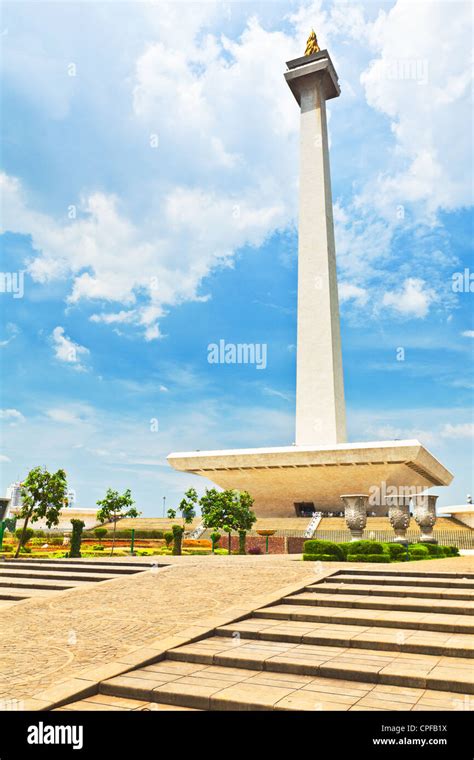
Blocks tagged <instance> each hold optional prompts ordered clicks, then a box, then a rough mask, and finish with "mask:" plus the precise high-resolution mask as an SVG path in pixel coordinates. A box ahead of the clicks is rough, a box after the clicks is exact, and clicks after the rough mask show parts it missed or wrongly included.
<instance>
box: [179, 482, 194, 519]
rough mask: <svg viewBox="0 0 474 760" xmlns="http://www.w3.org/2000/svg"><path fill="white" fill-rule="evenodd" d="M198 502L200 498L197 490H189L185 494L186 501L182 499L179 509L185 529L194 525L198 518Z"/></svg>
mask: <svg viewBox="0 0 474 760" xmlns="http://www.w3.org/2000/svg"><path fill="white" fill-rule="evenodd" d="M198 501H199V497H198V495H197V491H196V489H195V488H189V489H188V490H187V491H186V493H185V494H184V499H181V501H180V503H179V507H178V509H179V511H180V512H181V517H182V518H183V528H184V527H186V525H189V524H190V523H192V521H193V520H194V518H195V517H196V506H197V504H198Z"/></svg>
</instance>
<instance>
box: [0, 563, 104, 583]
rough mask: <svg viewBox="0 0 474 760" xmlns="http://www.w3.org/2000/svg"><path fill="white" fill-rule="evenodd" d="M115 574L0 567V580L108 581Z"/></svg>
mask: <svg viewBox="0 0 474 760" xmlns="http://www.w3.org/2000/svg"><path fill="white" fill-rule="evenodd" d="M117 577H118V576H117V575H115V573H104V572H102V573H93V572H89V571H87V572H83V573H77V572H75V571H74V570H69V571H65V572H60V573H58V572H56V570H43V569H42V568H39V567H38V568H32V569H31V570H30V569H29V570H25V569H23V568H17V567H15V568H12V569H11V570H10V569H5V567H4V566H3V565H0V580H1V579H3V578H32V579H47V580H60V579H61V578H66V580H68V581H90V582H94V581H98V582H99V581H108V580H112V578H117Z"/></svg>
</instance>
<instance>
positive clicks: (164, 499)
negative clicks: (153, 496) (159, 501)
mask: <svg viewBox="0 0 474 760" xmlns="http://www.w3.org/2000/svg"><path fill="white" fill-rule="evenodd" d="M165 507H166V496H163V517H164V516H165Z"/></svg>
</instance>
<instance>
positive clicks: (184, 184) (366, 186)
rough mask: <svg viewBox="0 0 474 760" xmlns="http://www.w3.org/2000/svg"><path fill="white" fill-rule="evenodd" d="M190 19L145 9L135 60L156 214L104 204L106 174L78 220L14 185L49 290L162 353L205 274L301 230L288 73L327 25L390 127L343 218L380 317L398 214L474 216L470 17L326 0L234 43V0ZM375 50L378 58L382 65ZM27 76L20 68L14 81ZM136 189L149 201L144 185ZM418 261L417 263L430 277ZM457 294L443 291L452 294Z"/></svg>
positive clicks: (10, 201) (135, 100)
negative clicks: (65, 283) (181, 307)
mask: <svg viewBox="0 0 474 760" xmlns="http://www.w3.org/2000/svg"><path fill="white" fill-rule="evenodd" d="M184 7H185V6H183V5H182V4H173V3H171V4H161V6H160V13H159V14H157V13H156V7H154V4H150V5H148V4H143V6H141V7H140V9H138V7H137V6H136V7H135V6H134V14H135V17H136V18H139V19H140V20H142V17H141V16H140V14H143V18H146V22H147V25H148V28H149V30H150V31H149V35H148V36H147V44H146V46H145V47H143V43H141V44H142V46H141V47H140V45H139V44H135V43H134V45H133V53H132V52H131V50H129V51H128V52H129V55H128V56H124V60H126V61H127V62H128V66H129V70H128V72H127V77H126V87H127V88H128V98H129V100H128V108H129V111H128V112H127V113H126V118H127V124H128V125H130V128H131V129H133V130H135V131H134V132H133V133H132V134H133V139H135V138H136V137H137V136H138V135H139V136H140V139H145V138H146V140H150V148H149V152H150V155H149V156H147V161H143V160H142V161H141V164H139V165H140V166H143V167H145V164H146V165H148V164H153V162H154V161H155V160H156V161H157V164H156V165H157V167H159V168H157V171H156V175H155V176H154V178H153V180H152V179H151V178H150V177H149V176H148V175H147V177H146V183H145V184H146V189H145V190H143V197H144V199H145V202H144V203H143V204H141V205H140V204H139V203H138V202H137V201H136V200H133V199H132V200H131V199H130V198H129V197H127V193H126V192H125V191H124V192H123V193H119V192H117V193H114V192H111V191H110V189H108V188H107V186H106V185H105V189H104V185H103V184H102V183H101V185H100V188H101V189H100V190H97V187H96V186H94V178H92V179H91V181H90V184H89V186H88V187H83V188H82V191H83V192H82V196H81V197H80V198H78V201H77V204H76V205H77V215H76V216H75V218H74V219H68V220H64V219H61V218H56V217H55V216H53V215H52V214H48V213H45V212H40V211H38V210H37V208H35V204H34V202H33V201H32V200H31V199H30V197H29V195H28V193H29V188H28V187H26V186H24V185H23V184H22V182H21V180H20V179H19V178H15V177H11V176H5V175H3V176H2V177H1V183H2V188H1V189H2V196H3V199H4V209H3V212H4V221H5V229H8V230H10V231H13V232H19V233H23V234H25V235H29V236H30V237H31V241H32V245H33V248H34V251H35V253H34V255H32V257H31V260H30V261H29V262H28V272H29V274H30V276H31V277H32V278H33V279H34V280H35V281H37V282H42V283H48V282H50V281H51V280H54V279H58V278H63V279H68V280H69V281H70V283H71V285H70V291H69V295H68V299H67V300H68V304H69V305H70V306H71V307H72V306H74V305H78V304H82V303H83V302H92V303H94V307H95V306H97V308H96V310H95V313H94V314H93V315H92V316H91V319H92V321H94V322H96V323H102V324H104V325H109V326H111V327H112V326H113V327H114V329H117V328H118V326H119V325H122V326H123V328H125V326H134V327H135V328H137V329H138V330H140V331H141V332H142V334H143V335H144V337H145V339H146V340H156V339H157V338H159V337H160V336H161V335H162V333H161V330H160V326H159V322H160V320H162V319H163V317H165V316H166V314H167V313H168V311H169V309H170V308H172V307H174V306H176V305H178V304H180V303H183V302H186V301H190V300H197V299H202V298H206V297H208V295H209V294H208V293H205V292H202V286H203V282H204V280H205V278H206V277H207V276H208V275H209V274H210V273H211V272H213V271H215V270H216V269H218V268H220V267H228V266H232V263H233V257H234V254H235V252H236V251H237V250H238V249H239V248H242V247H243V246H254V247H258V246H260V245H261V244H262V243H263V242H264V241H265V239H267V238H268V237H269V236H270V235H271V234H273V233H274V232H275V231H278V230H283V229H288V228H289V227H293V226H294V224H295V221H296V205H297V160H296V159H297V136H298V109H297V108H296V106H295V103H294V100H293V99H292V97H291V95H290V93H289V91H288V89H287V88H286V87H285V85H284V82H283V79H282V61H284V60H288V59H289V58H291V57H294V55H295V51H297V50H300V49H302V47H303V45H304V41H305V38H306V36H307V34H308V28H310V27H311V26H312V25H314V26H315V27H316V28H318V30H319V29H320V30H321V34H320V38H321V39H320V41H321V44H322V45H323V46H327V47H329V48H330V50H331V55H332V56H333V59H334V61H335V63H336V66H337V65H338V59H339V58H340V59H342V61H343V63H344V66H342V68H341V73H342V82H343V85H344V82H345V80H346V82H347V86H345V85H344V86H345V90H344V92H345V97H349V98H351V97H353V96H354V93H355V88H356V87H359V86H360V85H359V83H358V82H357V81H356V77H357V74H356V73H354V72H357V70H361V69H362V70H363V73H362V76H361V82H362V86H363V91H364V93H365V97H366V99H367V102H368V104H369V105H370V107H371V108H373V109H375V110H376V111H377V112H379V113H382V114H383V115H384V116H385V117H386V119H387V136H388V140H389V145H388V148H389V149H388V150H387V152H386V156H385V163H384V162H383V161H382V164H381V166H382V169H381V170H380V171H379V170H378V169H377V171H374V172H372V176H371V177H370V181H365V180H364V181H361V182H359V183H358V184H357V186H355V187H354V191H353V196H352V198H351V195H350V194H349V195H348V197H347V198H345V199H344V201H339V202H338V203H337V204H336V208H335V221H336V239H337V250H338V264H339V267H340V270H341V273H342V277H343V282H344V280H347V281H348V282H349V283H350V285H351V287H352V291H351V290H350V289H349V290H347V289H346V291H345V292H344V287H343V288H342V291H341V292H342V299H341V300H345V301H346V302H348V304H349V305H350V306H351V307H356V308H364V307H366V305H367V303H368V300H367V299H366V298H365V295H364V292H367V293H368V292H369V291H370V294H371V301H370V302H371V303H373V305H374V309H373V311H374V313H377V308H376V307H377V304H379V302H380V298H379V296H378V294H379V292H382V290H381V288H380V287H379V285H378V279H380V278H381V277H383V276H384V274H385V273H386V271H387V269H389V268H394V267H396V266H397V265H398V262H396V261H395V262H394V261H393V260H392V261H390V259H389V253H390V249H391V246H392V244H393V239H394V236H395V235H396V233H397V224H398V222H397V220H396V219H395V216H396V208H397V207H398V206H399V205H402V206H406V207H407V209H408V207H410V208H411V211H412V212H413V214H414V216H413V215H412V217H411V223H412V224H413V225H414V226H416V225H417V224H419V221H420V219H422V220H424V221H426V222H427V223H429V224H432V223H433V218H434V216H435V215H436V213H437V212H438V211H439V210H440V209H448V210H452V209H455V208H459V207H461V206H463V205H465V204H466V203H468V202H469V197H470V196H469V193H468V178H467V172H465V166H466V165H467V163H468V161H469V152H470V143H469V137H468V130H466V129H464V125H465V124H467V123H468V119H469V116H468V111H467V109H468V108H469V96H468V82H467V75H466V73H465V71H466V69H467V68H468V66H467V67H466V61H467V56H468V54H469V53H468V52H467V50H468V48H469V45H467V44H466V38H467V34H468V33H469V18H468V14H469V6H468V4H467V3H466V4H463V3H460V4H458V5H457V12H456V19H457V20H456V23H453V20H452V10H451V8H450V7H449V4H442V3H437V4H436V6H435V8H434V10H433V9H432V8H431V4H429V3H416V4H413V3H409V2H407V1H406V0H397V2H396V3H395V5H394V6H393V7H392V8H391V9H390V10H389V11H380V12H379V13H378V15H376V16H374V13H373V12H370V13H369V11H368V10H367V9H366V8H364V7H363V6H359V5H347V3H343V4H340V3H333V4H332V5H325V6H324V7H323V5H322V3H321V2H320V0H315V1H314V2H305V3H302V4H301V5H300V7H299V8H297V9H296V11H295V12H293V13H291V14H290V15H289V16H288V18H287V22H288V23H287V24H286V26H285V31H274V30H272V27H271V26H270V25H268V28H265V25H264V24H263V22H261V21H259V20H257V19H256V18H247V20H246V23H241V22H238V23H237V24H236V28H240V30H241V32H240V36H236V37H234V38H233V39H231V38H230V37H228V36H226V35H225V34H222V32H221V29H222V27H223V24H222V14H223V13H224V11H223V8H222V4H220V3H216V2H209V3H202V4H197V5H193V9H192V13H185V12H183V8H184ZM458 9H459V10H458ZM137 14H138V15H137ZM463 19H464V22H463ZM214 22H216V28H215V29H213V30H212V31H211V25H212V23H214ZM219 25H220V26H219ZM178 27H179V30H180V33H179V42H177V38H176V31H175V30H176V28H178ZM216 29H218V31H216ZM58 36H60V35H58ZM348 39H350V40H351V45H350V47H348V46H347V44H346V43H347V40H348ZM138 40H143V34H142V32H140V34H139V35H138ZM440 40H443V54H442V55H440V52H439V44H440ZM48 42H49V44H50V45H51V44H52V43H51V41H50V40H48ZM114 43H116V40H114ZM122 43H123V40H121V44H122ZM342 43H344V44H342ZM178 48H179V49H178ZM53 50H54V47H53ZM348 50H350V54H349V55H348V53H347V51H348ZM367 50H369V51H371V52H372V55H373V59H372V61H371V62H370V63H369V64H367ZM137 51H138V52H137ZM52 55H53V53H51V55H50V56H49V57H48V59H47V60H48V66H49V65H53V64H52V63H51V62H52V60H53V58H52ZM350 55H353V56H354V59H351V58H350ZM361 56H363V57H364V62H363V64H362V65H359V64H360V61H361ZM110 57H111V58H113V56H110ZM59 58H60V60H61V61H62V60H63V56H62V54H61V55H60V56H59ZM28 60H29V59H28ZM353 60H357V63H358V65H357V66H354V65H353V63H352V61H353ZM33 64H34V60H29V66H30V68H31V66H32V65H33ZM119 64H120V66H123V61H122V58H121V59H120V62H119ZM425 64H426V65H425ZM15 65H18V60H17V59H12V60H11V61H10V63H9V69H8V71H11V70H12V67H13V68H14V67H15ZM117 65H118V64H117ZM257 67H258V76H256V75H255V72H256V69H257ZM26 68H28V66H27V67H26ZM24 69H25V67H24ZM57 84H58V87H59V89H60V90H61V93H62V94H61V95H58V96H57V97H58V98H59V101H60V104H61V107H58V106H57V104H56V101H55V100H54V99H53V101H54V102H53V105H51V101H50V99H49V98H47V99H46V101H45V108H48V107H51V108H52V113H51V114H50V115H53V117H54V118H59V116H58V114H62V113H63V112H64V113H67V111H68V109H69V104H70V97H71V95H70V92H69V90H68V91H67V92H66V91H65V85H66V83H65V82H63V81H61V82H60V83H57ZM68 84H69V85H70V84H71V82H69V83H68ZM69 89H70V88H69ZM351 93H352V94H351ZM25 97H26V95H25ZM433 125H436V128H433ZM144 136H145V138H144ZM130 145H132V136H131V135H130V134H128V133H127V148H128V147H130ZM152 145H153V146H154V147H152ZM153 150H154V151H155V152H154V153H152V151H153ZM142 159H143V156H142ZM114 160H115V156H114ZM364 171H365V172H366V169H364ZM131 187H133V188H135V191H138V190H137V188H138V185H137V180H136V178H135V184H133V185H131ZM130 192H132V191H130ZM138 206H140V210H139V211H137V208H138ZM43 207H44V206H43ZM415 212H416V213H415ZM407 218H408V213H407ZM430 253H432V251H431V252H430ZM417 261H419V257H418V258H417V254H416V252H413V253H412V255H411V264H412V266H413V267H414V268H415V267H416V264H417ZM446 265H447V262H446V261H445V266H446ZM438 270H439V267H438ZM415 274H416V273H415ZM430 282H431V279H430ZM440 282H441V279H440ZM440 282H439V283H438V282H435V281H433V284H432V288H433V289H434V290H438V289H439V288H440V287H441V285H440ZM354 288H356V289H358V290H354ZM372 294H373V295H372ZM432 302H433V299H432V300H431V303H432ZM398 311H399V313H400V314H402V313H403V310H401V309H399V310H398ZM420 311H423V308H422V307H421V306H418V312H420ZM378 313H379V314H380V311H379V312H378ZM407 313H408V314H413V313H414V312H413V310H412V309H408V311H407ZM76 366H79V365H78V363H77V362H76Z"/></svg>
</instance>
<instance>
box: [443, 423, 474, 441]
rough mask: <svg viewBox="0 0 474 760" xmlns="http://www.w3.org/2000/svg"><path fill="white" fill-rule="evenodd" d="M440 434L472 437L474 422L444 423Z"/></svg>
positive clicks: (446, 436)
mask: <svg viewBox="0 0 474 760" xmlns="http://www.w3.org/2000/svg"><path fill="white" fill-rule="evenodd" d="M441 435H442V436H443V438H472V437H473V436H474V422H463V423H460V424H458V425H451V424H447V425H444V427H443V429H442V430H441Z"/></svg>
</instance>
